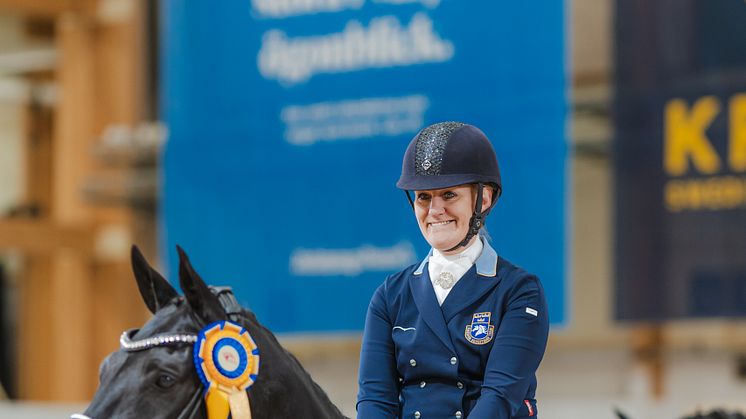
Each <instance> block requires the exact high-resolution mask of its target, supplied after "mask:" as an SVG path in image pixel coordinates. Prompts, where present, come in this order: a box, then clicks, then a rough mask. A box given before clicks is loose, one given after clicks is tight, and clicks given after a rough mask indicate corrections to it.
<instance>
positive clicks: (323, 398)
mask: <svg viewBox="0 0 746 419" xmlns="http://www.w3.org/2000/svg"><path fill="white" fill-rule="evenodd" d="M241 318H242V319H241V320H243V323H248V325H250V326H251V327H252V328H257V327H258V328H259V330H260V331H261V332H263V335H264V336H265V337H266V338H267V339H269V341H270V342H271V343H272V344H273V346H274V347H275V348H279V349H281V350H282V353H283V354H284V355H285V356H286V357H287V359H289V360H290V363H291V365H292V366H293V367H294V372H296V373H297V374H299V375H300V376H301V378H302V379H303V381H304V384H305V386H306V388H308V389H310V390H312V391H313V395H314V396H315V397H316V398H317V400H316V401H317V402H318V404H319V406H320V407H322V408H324V407H326V408H327V410H331V411H328V412H327V413H328V414H329V415H330V416H327V417H337V418H345V419H348V418H347V417H346V416H344V415H343V414H342V412H341V411H340V410H339V408H338V407H337V406H336V405H335V404H334V403H332V401H331V400H330V399H329V395H327V394H326V392H325V391H324V389H322V388H321V386H319V385H318V383H316V381H314V379H313V378H312V377H311V375H310V374H309V373H308V371H306V369H305V368H303V365H302V364H301V363H300V361H298V358H296V357H295V355H293V353H292V352H290V351H288V350H287V349H285V347H284V346H282V344H280V342H279V341H278V340H277V337H276V336H275V334H274V333H272V331H271V330H269V329H268V328H266V327H265V326H264V325H263V324H261V323H260V322H259V320H258V319H257V318H256V315H255V314H254V313H253V312H252V311H250V310H248V309H246V308H245V307H243V306H242V307H241ZM243 326H244V327H246V326H247V324H243ZM249 333H251V331H250V332H249ZM252 336H255V335H252ZM260 350H262V348H260ZM260 370H261V367H260ZM259 376H260V377H262V375H261V373H260V374H259ZM273 381H274V383H273ZM268 384H270V387H272V384H283V383H281V382H280V381H279V380H276V379H274V380H273V379H271V378H270V379H269V382H268ZM284 384H286V383H284ZM250 390H251V389H250Z"/></svg>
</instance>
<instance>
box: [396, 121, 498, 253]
mask: <svg viewBox="0 0 746 419" xmlns="http://www.w3.org/2000/svg"><path fill="white" fill-rule="evenodd" d="M465 184H477V202H476V205H475V208H474V213H473V214H472V217H471V220H470V221H469V231H468V232H467V234H466V237H465V238H464V240H462V241H461V242H460V243H459V244H457V245H456V246H454V247H453V248H451V249H448V251H452V250H455V249H457V248H459V247H461V246H466V245H467V244H468V243H469V241H470V240H471V238H472V237H474V236H475V235H476V234H478V233H479V229H480V228H482V226H483V225H484V217H485V216H486V215H487V213H489V211H490V209H491V208H492V206H493V205H494V203H495V202H496V201H497V198H499V197H500V195H501V194H502V182H501V180H500V168H499V167H498V164H497V156H496V155H495V150H494V149H493V148H492V144H491V143H490V141H489V140H488V139H487V136H485V135H484V133H483V132H482V131H481V130H480V129H479V128H477V127H475V126H473V125H468V124H464V123H461V122H438V123H436V124H433V125H430V126H428V127H426V128H424V129H422V130H421V131H420V132H419V133H417V135H415V137H414V138H413V139H412V141H411V142H410V143H409V146H408V147H407V151H406V153H404V161H403V162H402V169H401V177H400V178H399V181H398V182H396V186H397V187H398V188H399V189H403V190H404V192H405V193H406V195H407V199H409V203H410V204H413V202H412V198H411V197H410V196H409V191H424V190H430V189H443V188H450V187H453V186H458V185H465ZM485 184H489V185H491V186H492V187H493V188H494V191H495V192H494V194H493V196H492V205H490V207H489V208H487V209H485V210H484V211H483V210H482V188H483V186H484V185H485Z"/></svg>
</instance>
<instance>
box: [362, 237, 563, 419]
mask: <svg viewBox="0 0 746 419" xmlns="http://www.w3.org/2000/svg"><path fill="white" fill-rule="evenodd" d="M431 254H432V251H431ZM429 257H430V255H428V257H427V258H426V259H425V260H424V261H422V262H421V263H420V264H415V265H412V266H410V267H408V268H407V269H405V270H403V271H401V272H399V273H397V274H394V275H391V276H389V277H388V278H387V279H386V281H385V282H384V283H383V284H381V286H380V287H378V289H377V290H376V292H375V294H374V295H373V297H372V299H371V302H370V306H369V307H368V313H367V317H366V321H365V331H364V333H363V344H362V349H361V353H360V373H359V393H358V402H357V411H358V416H357V417H358V419H378V418H386V419H391V418H415V419H419V418H423V419H429V418H447V417H448V418H457V419H460V418H466V417H468V418H469V419H486V418H490V419H509V418H511V419H516V418H528V417H533V418H536V414H537V409H536V400H535V398H534V397H535V392H536V369H537V368H538V367H539V363H540V362H541V359H542V357H543V355H544V349H545V348H546V343H547V337H548V334H549V318H548V313H547V307H546V301H545V299H544V291H543V289H542V286H541V283H540V282H539V279H538V278H537V277H536V276H534V275H532V274H530V273H528V272H526V271H524V270H522V269H521V268H518V267H516V266H514V265H513V264H511V263H510V262H508V261H507V260H505V259H503V258H498V256H497V254H496V253H495V251H494V250H493V249H492V247H491V246H490V245H489V244H488V243H487V242H486V241H485V242H484V249H483V250H482V254H481V255H480V256H479V258H478V259H477V261H476V262H475V264H474V265H472V267H471V268H470V269H469V271H467V272H466V273H465V274H464V276H463V277H462V278H461V279H460V280H459V281H458V282H457V283H456V285H454V287H453V289H451V292H450V293H449V294H448V296H447V297H446V299H445V301H443V305H442V306H439V305H438V301H437V299H436V296H435V291H434V290H433V287H432V283H431V281H430V278H429V274H428V269H427V262H428V259H429Z"/></svg>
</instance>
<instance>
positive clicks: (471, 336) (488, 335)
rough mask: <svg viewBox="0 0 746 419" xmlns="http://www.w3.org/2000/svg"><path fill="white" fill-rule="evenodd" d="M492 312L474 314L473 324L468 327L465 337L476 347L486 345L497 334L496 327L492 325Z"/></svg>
mask: <svg viewBox="0 0 746 419" xmlns="http://www.w3.org/2000/svg"><path fill="white" fill-rule="evenodd" d="M490 316H492V312H491V311H486V312H483V313H474V316H472V318H471V324H467V325H466V330H465V331H464V337H466V340H468V341H469V342H471V343H473V344H475V345H484V344H485V343H487V342H489V341H491V340H492V336H494V334H495V326H492V325H491V324H490Z"/></svg>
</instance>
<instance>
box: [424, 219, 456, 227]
mask: <svg viewBox="0 0 746 419" xmlns="http://www.w3.org/2000/svg"><path fill="white" fill-rule="evenodd" d="M452 222H454V220H448V221H438V222H435V223H427V225H428V226H432V227H440V226H444V225H448V224H450V223H452Z"/></svg>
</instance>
